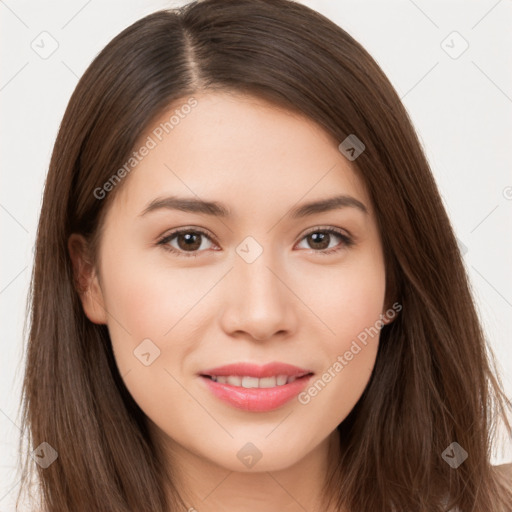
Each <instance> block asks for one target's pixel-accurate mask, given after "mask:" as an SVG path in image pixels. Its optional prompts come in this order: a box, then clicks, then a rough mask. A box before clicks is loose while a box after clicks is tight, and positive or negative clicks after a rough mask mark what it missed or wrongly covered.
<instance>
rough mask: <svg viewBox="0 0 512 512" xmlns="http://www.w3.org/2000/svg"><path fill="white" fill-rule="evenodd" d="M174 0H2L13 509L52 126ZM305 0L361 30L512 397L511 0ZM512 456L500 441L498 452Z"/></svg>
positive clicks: (5, 359) (3, 454)
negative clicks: (135, 32)
mask: <svg viewBox="0 0 512 512" xmlns="http://www.w3.org/2000/svg"><path fill="white" fill-rule="evenodd" d="M181 3H183V2H170V1H167V2H165V1H162V0H161V1H156V0H151V1H144V2H143V1H138V2H137V1H133V0H132V1H121V0H118V1H113V0H108V1H105V0H103V1H101V2H100V1H97V0H96V1H94V0H89V1H86V0H80V1H77V0H73V1H67V2H66V1H64V0H60V1H53V2H36V1H16V0H5V1H0V38H1V48H0V63H1V68H0V69H1V76H0V102H1V103H0V105H1V107H0V108H1V119H2V123H1V138H0V141H1V142H0V143H1V149H0V151H1V158H2V162H1V163H2V165H1V177H0V180H1V186H0V226H1V238H2V239H1V244H2V245H1V266H0V315H1V317H0V318H1V324H0V326H1V338H0V354H1V356H0V433H1V435H0V511H11V510H14V507H13V499H14V496H15V494H16V489H17V482H16V479H15V478H14V476H13V474H14V472H13V468H14V466H15V465H16V460H17V459H16V449H17V446H18V445H17V442H18V433H19V429H18V427H17V425H19V416H18V408H19V402H20V385H21V379H22V376H23V357H22V347H23V344H24V339H23V336H22V328H23V322H24V318H25V317H24V315H25V301H26V294H27V290H28V285H29V279H30V274H31V270H32V258H33V255H32V246H33V243H34V240H35V233H36V227H37V220H38V214H39V209H40V206H41V195H42V191H43V184H44V179H45V175H46V172H47V169H48V164H49V159H50V154H51V150H52V146H53V143H54V140H55V136H56V134H57V129H58V125H59V123H60V120H61V118H62V116H63V113H64V110H65V107H66V105H67V102H68V100H69V97H70V95H71V93H72V91H73V89H74V87H75V85H76V83H77V80H78V77H79V76H81V74H82V73H83V72H84V71H85V68H86V67H87V65H88V64H89V63H90V62H91V61H92V60H93V58H94V57H95V55H96V54H97V53H98V52H99V51H100V50H101V49H102V48H103V47H104V46H105V45H106V44H107V43H108V42H109V41H110V40H111V39H112V38H113V37H114V36H115V35H116V34H118V33H119V32H120V31H121V30H122V29H124V28H125V27H126V26H128V25H129V24H131V23H132V22H134V21H136V20H137V19H139V18H141V17H142V16H144V15H146V14H149V13H151V12H154V11H156V10H158V9H161V8H166V7H173V6H176V5H180V4H181ZM303 3H305V4H306V5H309V6H310V7H313V8H315V9H316V10H318V11H320V12H321V13H323V14H325V15H326V16H328V17H329V18H331V19H332V20H333V21H335V22H336V23H337V24H339V25H340V26H341V27H342V28H344V29H345V30H346V31H347V32H349V33H350V34H351V35H352V36H353V37H354V38H355V39H357V40H358V41H359V42H360V43H361V44H362V45H363V46H364V47H365V48H366V49H367V50H368V51H369V53H370V54H371V55H372V56H373V57H374V58H375V59H376V61H377V62H378V63H379V65H380V66H381V67H382V69H383V70H384V72H385V73H386V74H387V76H388V77H389V79H390V80H391V82H392V83H393V85H394V86H395V88H396V90H397V92H398V94H399V95H400V97H401V98H402V101H403V102H404V105H405V107H406V108H407V110H408V112H409V115H410V117H411V119H412V121H413V123H414V125H415V127H416V129H417V131H418V133H419V135H420V139H421V141H422V144H423V146H424V150H425V152H426V154H427V157H428V159H429V161H430V164H431V166H432V169H433V172H434V174H435V177H436V180H437V183H438V185H439V188H440V191H441V194H442V196H443V198H444V202H445V206H446V208H447V211H448V213H449V215H450V217H451V220H452V223H453V225H454V228H455V231H456V233H457V237H458V238H459V240H460V241H461V242H462V244H464V246H465V247H466V248H467V252H466V254H465V256H464V259H465V263H466V267H467V270H468V273H469V276H470V279H471V283H472V286H473V291H474V296H475V299H476V301H477V305H478V309H479V312H480V314H481V318H482V322H483V324H484V327H485V330H486V333H487V335H488V338H489V340H490V343H491V345H492V348H493V350H494V351H495V353H496V355H497V359H498V361H499V363H500V366H501V372H502V374H501V375H502V379H503V382H504V385H505V389H506V392H507V395H508V396H509V397H512V343H511V341H512V336H511V335H512V286H511V284H512V270H511V264H510V263H511V262H512V257H511V256H512V236H511V233H512V229H511V228H512V172H511V162H512V151H511V146H512V144H511V143H512V139H511V135H512V133H511V132H512V130H511V126H512V80H511V76H512V62H511V60H512V52H511V51H510V50H511V49H512V36H511V31H510V27H511V26H512V23H511V18H512V0H500V1H496V0H481V1H468V0H464V1H446V0H445V1H441V0H438V1H426V0H415V1H412V0H394V1H387V2H378V1H368V0H365V1H361V0H360V1H355V0H354V1H348V0H340V1H335V0H330V1H329V0H317V1H313V0H311V1H304V2H303ZM43 31H47V32H48V33H49V34H51V36H52V37H53V38H54V39H55V40H56V41H57V42H58V48H57V50H56V51H55V52H54V53H53V54H52V55H51V56H50V57H49V58H47V59H42V58H41V57H40V56H39V55H38V54H37V53H36V52H35V51H34V50H33V49H32V48H31V43H32V41H34V40H36V42H37V41H38V39H37V38H38V36H39V34H40V33H41V32H43ZM453 31H457V32H458V33H459V34H460V35H461V36H462V37H463V38H464V39H465V40H466V41H467V43H468V44H469V47H468V49H467V50H466V51H465V52H464V53H462V55H460V56H459V57H458V58H455V59H454V58H452V57H451V56H450V55H448V53H446V51H445V49H444V48H445V47H446V46H447V45H449V46H452V50H451V51H452V52H456V51H457V50H458V49H460V48H461V46H460V45H461V41H460V40H457V39H456V36H453V35H450V34H452V32H453ZM448 36H450V37H448ZM447 37H448V39H447V40H446V42H445V43H444V44H442V42H443V41H444V40H445V39H446V38H447ZM463 342H464V340H461V343H463ZM54 406H55V407H58V406H59V404H54ZM48 413H49V414H51V411H48ZM510 461H512V450H511V447H510V443H505V442H502V443H501V444H499V445H497V446H496V453H495V454H494V455H493V462H494V463H497V464H498V463H504V462H510Z"/></svg>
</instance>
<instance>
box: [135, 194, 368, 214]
mask: <svg viewBox="0 0 512 512" xmlns="http://www.w3.org/2000/svg"><path fill="white" fill-rule="evenodd" d="M346 207H350V208H356V209H358V210H360V211H361V212H363V213H365V214H367V213H368V209H367V208H366V206H365V205H364V204H363V203H362V202H361V201H359V200H358V199H356V198H355V197H352V196H348V195H339V196H334V197H329V198H326V199H321V200H317V201H311V202H309V203H305V204H302V205H300V206H297V207H295V208H292V209H291V210H290V212H289V216H290V217H291V218H292V219H299V218H303V217H307V216H309V215H315V214H318V213H322V212H327V211H331V210H338V209H341V208H346ZM161 209H166V210H179V211H183V212H189V213H199V214H202V215H212V216H215V217H223V218H227V217H230V216H231V212H230V210H229V208H227V207H226V206H225V205H223V204H222V203H219V202H217V201H206V200H203V199H198V198H195V197H177V196H169V197H164V198H157V199H154V200H153V201H151V202H150V203H149V204H148V205H147V206H146V208H144V210H143V211H142V213H141V214H140V215H139V216H140V217H142V216H143V215H146V214H147V213H150V212H153V211H156V210H161Z"/></svg>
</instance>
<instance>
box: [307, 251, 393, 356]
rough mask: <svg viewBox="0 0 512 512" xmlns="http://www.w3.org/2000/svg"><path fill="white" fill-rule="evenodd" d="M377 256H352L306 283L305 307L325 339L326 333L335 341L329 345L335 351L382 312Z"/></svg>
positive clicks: (380, 267)
mask: <svg viewBox="0 0 512 512" xmlns="http://www.w3.org/2000/svg"><path fill="white" fill-rule="evenodd" d="M376 252H377V251H376ZM377 255H378V252H377ZM377 255H373V254H372V253H371V252H367V253H365V254H358V255H355V257H354V258H353V261H350V262H348V263H347V265H340V266H339V267H338V268H337V269H335V270H334V269H333V268H330V269H329V271H328V272H325V273H324V274H319V275H316V276H315V279H314V281H313V282H309V285H308V287H309V292H308V295H307V297H308V306H310V307H311V310H312V311H313V312H314V313H316V315H317V316H318V317H319V318H320V319H321V320H322V321H323V323H324V324H325V326H326V329H328V330H327V331H326V339H328V338H329V334H330V336H331V337H332V339H333V340H336V342H335V343H333V344H332V345H330V346H332V347H333V348H334V347H335V348H336V350H344V349H345V347H346V346H348V345H350V342H351V340H352V339H354V338H356V337H357V336H358V335H359V334H360V333H361V332H363V331H364V330H365V329H366V328H369V327H371V326H374V325H375V322H376V321H377V320H378V319H379V317H380V314H381V313H383V308H384V295H385V287H386V282H385V270H384V263H383V261H382V259H381V258H379V257H378V256H377ZM313 284H314V290H315V291H314V292H312V287H311V285H313Z"/></svg>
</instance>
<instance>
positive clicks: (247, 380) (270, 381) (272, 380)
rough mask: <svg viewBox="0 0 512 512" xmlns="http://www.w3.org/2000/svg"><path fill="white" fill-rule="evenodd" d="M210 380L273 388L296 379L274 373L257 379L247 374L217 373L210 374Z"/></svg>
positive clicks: (242, 385)
mask: <svg viewBox="0 0 512 512" xmlns="http://www.w3.org/2000/svg"><path fill="white" fill-rule="evenodd" d="M212 380H213V381H215V382H218V383H219V384H229V385H231V386H237V387H242V388H274V387H276V386H284V385H285V384H289V383H290V382H293V381H294V380H296V377H288V376H287V375H276V376H274V377H262V378H261V379H258V378H256V377H249V376H243V377H239V376H235V375H229V376H225V375H222V376H221V375H219V376H215V375H213V376H212Z"/></svg>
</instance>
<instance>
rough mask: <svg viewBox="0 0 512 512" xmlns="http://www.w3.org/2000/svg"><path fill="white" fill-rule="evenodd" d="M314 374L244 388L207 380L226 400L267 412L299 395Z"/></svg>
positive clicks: (218, 396) (208, 384)
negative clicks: (280, 383) (291, 380)
mask: <svg viewBox="0 0 512 512" xmlns="http://www.w3.org/2000/svg"><path fill="white" fill-rule="evenodd" d="M312 376H313V375H307V376H305V377H301V378H299V379H296V380H294V381H293V382H290V383H289V384H283V385H282V386H275V387H273V388H243V387H239V386H231V385H229V384H220V383H219V382H215V381H213V380H212V379H210V378H208V377H203V376H201V378H202V379H203V380H204V381H205V383H206V385H207V386H208V388H209V389H210V391H211V392H212V393H213V394H214V395H215V396H216V397H217V398H220V399H221V400H223V401H224V402H226V403H228V404H229V405H232V406H233V407H236V408H237V409H243V410H245V411H251V412H266V411H272V410H274V409H278V408H279V407H281V406H283V405H284V404H285V403H287V402H289V401H290V400H291V399H292V398H294V397H295V396H297V395H298V394H299V393H300V392H301V391H302V390H303V389H304V388H305V386H306V384H307V383H308V382H309V380H310V379H311V377H312Z"/></svg>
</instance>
